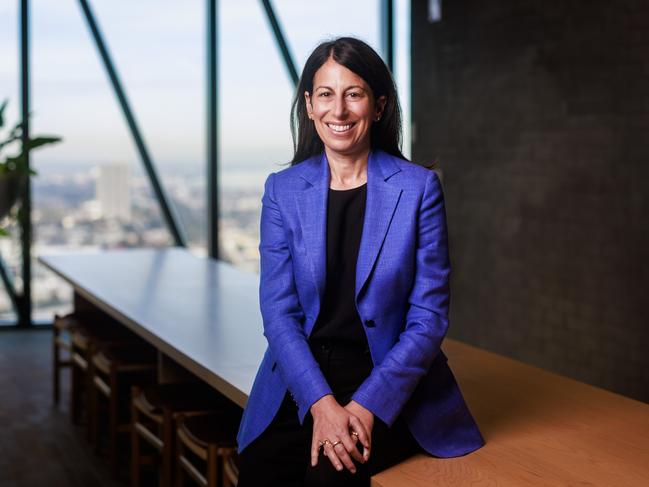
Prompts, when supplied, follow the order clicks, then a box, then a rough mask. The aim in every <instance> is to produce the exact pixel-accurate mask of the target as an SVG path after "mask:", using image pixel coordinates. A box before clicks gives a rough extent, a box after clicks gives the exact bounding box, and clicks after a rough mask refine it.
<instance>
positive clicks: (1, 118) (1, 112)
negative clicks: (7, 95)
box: [0, 100, 9, 128]
mask: <svg viewBox="0 0 649 487" xmlns="http://www.w3.org/2000/svg"><path fill="white" fill-rule="evenodd" d="M8 103H9V100H5V101H3V102H2V105H0V128H2V127H3V126H4V124H5V108H7V104H8Z"/></svg>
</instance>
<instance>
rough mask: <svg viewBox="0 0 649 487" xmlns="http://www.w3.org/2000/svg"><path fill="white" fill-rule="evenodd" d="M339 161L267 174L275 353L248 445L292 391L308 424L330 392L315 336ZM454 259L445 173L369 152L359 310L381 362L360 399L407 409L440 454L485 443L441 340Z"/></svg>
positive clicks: (250, 411) (321, 158)
mask: <svg viewBox="0 0 649 487" xmlns="http://www.w3.org/2000/svg"><path fill="white" fill-rule="evenodd" d="M329 185H330V172H329V165H328V162H327V159H326V156H325V154H324V153H322V154H321V155H317V156H314V157H311V158H309V159H306V160H305V161H303V162H301V163H299V164H296V165H294V166H290V167H287V168H285V169H283V170H281V171H279V172H277V173H272V174H270V175H269V176H268V178H267V180H266V183H265V185H264V194H263V197H262V211H261V225H260V226H261V228H260V231H261V240H260V244H259V251H260V254H261V264H260V284H259V298H260V307H261V314H262V318H263V326H264V335H265V336H266V338H267V340H268V349H267V350H266V354H265V355H264V358H263V360H262V363H261V366H260V367H259V371H258V373H257V377H256V379H255V382H254V384H253V388H252V391H251V393H250V397H249V400H248V403H247V405H246V408H245V411H244V414H243V418H242V420H241V425H240V428H239V435H238V438H237V439H238V445H239V451H241V450H243V449H244V448H246V446H248V445H249V444H250V442H251V441H253V440H254V439H255V438H257V437H258V436H259V435H260V434H261V433H262V432H263V431H264V430H265V429H266V428H267V427H268V425H269V424H270V422H271V421H272V419H273V417H274V416H275V414H276V413H277V411H278V409H279V407H280V405H281V403H282V400H283V398H284V395H285V393H286V390H287V389H288V390H289V391H290V393H291V395H292V396H293V399H294V401H295V402H296V404H297V406H298V416H299V420H300V423H302V422H303V421H304V417H305V415H306V414H307V412H308V411H309V408H310V407H311V405H312V404H313V403H314V402H315V401H317V400H318V399H320V398H321V397H322V396H324V395H326V394H330V393H331V392H332V391H331V388H330V387H329V385H328V384H327V381H326V380H325V378H324V376H323V374H322V372H321V370H320V368H319V366H318V364H317V362H316V361H315V359H314V358H313V355H312V354H311V350H310V348H309V344H308V342H307V338H308V336H309V334H310V333H311V330H312V329H313V325H314V323H315V321H316V318H317V317H318V313H319V310H320V303H321V300H322V297H323V294H324V289H325V271H326V228H327V221H326V218H327V195H328V189H329ZM449 274H450V266H449V256H448V244H447V231H446V217H445V210H444V199H443V195H442V188H441V186H440V183H439V180H438V178H437V175H436V174H435V172H433V171H430V170H428V169H425V168H424V167H422V166H419V165H417V164H413V163H411V162H408V161H405V160H403V159H400V158H397V157H394V156H391V155H389V154H387V153H385V152H383V151H381V150H372V151H370V155H369V159H368V166H367V200H366V209H365V217H364V221H363V232H362V237H361V243H360V248H359V252H358V261H357V266H356V296H355V298H356V307H357V309H358V314H359V316H360V318H361V321H362V322H363V323H364V325H365V326H364V328H365V331H366V334H367V340H368V343H369V347H370V351H371V355H372V360H373V362H374V369H373V370H372V372H371V374H370V376H369V377H368V378H367V379H366V380H365V381H364V382H363V383H362V384H361V386H360V387H359V388H358V390H357V391H356V393H355V394H354V395H353V400H355V401H357V402H358V403H359V404H361V405H363V406H364V407H365V408H367V409H368V410H370V411H371V412H372V413H374V415H375V416H376V417H377V418H379V419H381V420H382V421H384V422H385V423H387V424H388V425H392V423H394V421H395V420H396V419H397V417H398V416H399V415H400V414H401V415H403V417H404V418H405V420H406V422H407V424H408V426H409V428H410V431H411V432H412V434H413V436H414V437H415V439H416V440H417V441H418V442H419V444H420V445H421V446H422V447H423V448H424V449H425V450H426V451H428V452H429V453H431V454H432V455H435V456H439V457H454V456H459V455H464V454H466V453H469V452H471V451H473V450H476V449H477V448H480V447H481V446H482V445H483V444H484V440H483V438H482V436H481V434H480V431H479V430H478V427H477V425H476V423H475V421H474V419H473V417H472V416H471V413H470V412H469V409H468V408H467V405H466V403H465V402H464V399H463V398H462V394H461V393H460V390H459V388H458V385H457V383H456V381H455V378H454V377H453V374H452V372H451V370H450V369H449V367H448V365H447V363H446V361H447V358H446V356H445V355H444V353H443V352H442V351H441V350H440V345H441V343H442V340H443V339H444V336H445V335H446V331H447V329H448V307H449Z"/></svg>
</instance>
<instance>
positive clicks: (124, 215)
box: [97, 163, 131, 221]
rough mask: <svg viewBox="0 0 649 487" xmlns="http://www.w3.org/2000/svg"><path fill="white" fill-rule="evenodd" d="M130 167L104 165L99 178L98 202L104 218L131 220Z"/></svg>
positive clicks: (117, 164) (116, 164) (100, 169)
mask: <svg viewBox="0 0 649 487" xmlns="http://www.w3.org/2000/svg"><path fill="white" fill-rule="evenodd" d="M129 176H130V171H129V166H128V165H127V164H121V163H114V164H104V165H102V166H101V167H100V168H99V177H98V178H97V200H99V205H100V208H101V215H102V217H104V218H119V219H121V220H122V221H130V220H131V195H130V193H129Z"/></svg>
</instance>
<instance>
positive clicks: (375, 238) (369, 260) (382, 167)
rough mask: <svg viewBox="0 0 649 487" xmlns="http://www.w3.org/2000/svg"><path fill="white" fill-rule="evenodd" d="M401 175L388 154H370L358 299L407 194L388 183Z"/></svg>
mask: <svg viewBox="0 0 649 487" xmlns="http://www.w3.org/2000/svg"><path fill="white" fill-rule="evenodd" d="M399 171H401V169H400V168H399V167H398V166H397V165H396V164H395V163H394V162H393V161H392V159H391V158H390V156H389V155H388V154H386V153H385V152H383V151H380V150H372V151H371V152H370V156H369V160H368V163H367V200H366V202H365V217H364V221H363V233H362V236H361V245H360V248H359V250H358V260H357V261H356V295H355V297H356V299H358V296H359V294H360V292H361V290H362V289H363V286H364V285H365V283H366V282H367V279H368V278H369V276H370V273H371V271H372V268H373V267H374V263H375V262H376V258H377V257H378V255H379V251H380V250H381V247H382V246H383V242H384V240H385V236H386V234H387V233H388V229H389V228H390V223H391V222H392V217H393V215H394V212H395V210H396V208H397V204H398V203H399V198H400V196H401V192H402V191H403V190H402V189H401V188H399V187H397V186H394V185H392V184H390V183H389V182H388V180H389V178H390V176H392V175H393V174H395V173H397V172H399Z"/></svg>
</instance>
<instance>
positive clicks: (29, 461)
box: [0, 330, 127, 487]
mask: <svg viewBox="0 0 649 487" xmlns="http://www.w3.org/2000/svg"><path fill="white" fill-rule="evenodd" d="M51 347H52V333H51V331H50V330H40V331H0V486H2V487H14V486H15V487H36V486H43V487H45V486H47V487H59V486H60V487H95V486H98V487H101V486H111V487H117V486H123V485H127V479H126V478H124V480H123V483H116V482H113V481H112V480H111V476H110V471H109V468H108V464H107V462H106V460H105V459H103V458H99V457H97V456H96V455H95V454H94V453H93V449H92V448H91V447H90V444H89V443H88V442H87V441H86V438H85V430H84V429H82V428H81V427H80V426H73V425H72V424H71V422H70V419H69V415H68V403H69V369H64V370H63V372H62V379H63V381H62V391H61V392H62V395H61V405H60V407H59V408H54V407H53V406H52V371H51V361H52V349H51Z"/></svg>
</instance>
